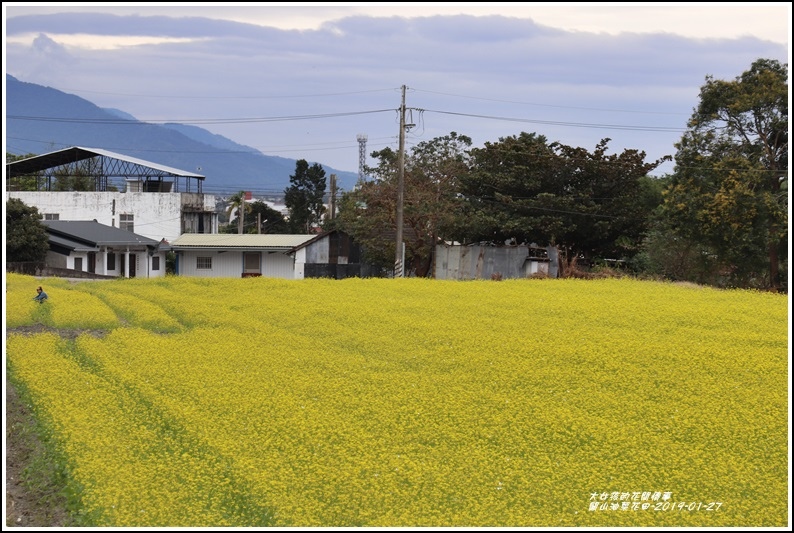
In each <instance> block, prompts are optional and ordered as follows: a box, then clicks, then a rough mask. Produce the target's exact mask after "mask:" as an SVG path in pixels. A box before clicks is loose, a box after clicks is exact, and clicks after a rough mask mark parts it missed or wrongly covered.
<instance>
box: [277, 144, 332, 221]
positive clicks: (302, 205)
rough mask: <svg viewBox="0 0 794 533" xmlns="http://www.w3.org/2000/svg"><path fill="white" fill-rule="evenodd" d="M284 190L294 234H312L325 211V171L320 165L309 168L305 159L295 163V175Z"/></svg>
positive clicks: (290, 178) (316, 164)
mask: <svg viewBox="0 0 794 533" xmlns="http://www.w3.org/2000/svg"><path fill="white" fill-rule="evenodd" d="M289 182H290V186H289V187H287V188H286V189H285V190H284V204H285V205H286V206H287V209H289V226H290V230H291V231H292V232H293V233H310V232H311V230H312V228H313V227H315V226H317V225H319V224H320V221H321V219H322V214H323V211H324V209H325V208H324V206H323V195H324V194H325V188H326V179H325V170H323V167H322V166H321V165H320V164H319V163H314V164H312V165H311V166H309V163H308V162H307V161H306V160H305V159H299V160H298V161H296V163H295V174H293V175H291V176H290V177H289Z"/></svg>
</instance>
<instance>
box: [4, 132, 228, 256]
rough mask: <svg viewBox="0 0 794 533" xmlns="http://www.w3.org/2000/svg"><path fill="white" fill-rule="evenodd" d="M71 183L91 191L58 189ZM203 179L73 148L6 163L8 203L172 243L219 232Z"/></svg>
mask: <svg viewBox="0 0 794 533" xmlns="http://www.w3.org/2000/svg"><path fill="white" fill-rule="evenodd" d="M68 180H82V185H83V188H86V187H85V185H86V184H89V185H90V187H89V188H91V189H93V190H89V191H74V190H65V191H64V190H59V189H62V188H64V187H67V186H68V185H69V182H68ZM203 181H204V176H202V175H200V174H195V173H192V172H187V171H183V170H179V169H175V168H171V167H166V166H163V165H159V164H156V163H151V162H149V161H144V160H141V159H136V158H132V157H129V156H126V155H123V154H118V153H115V152H109V151H107V150H101V149H97V148H81V147H72V148H67V149H64V150H59V151H57V152H52V153H49V154H44V155H40V156H35V157H30V158H27V159H22V160H20V161H14V162H12V163H6V201H8V200H9V199H10V198H18V199H19V200H21V201H22V202H24V203H25V204H26V205H29V206H33V207H36V208H37V209H38V210H39V213H41V214H42V215H43V216H44V220H80V221H85V220H95V221H97V222H98V223H100V224H104V225H107V226H111V227H115V228H119V229H123V230H127V231H132V232H135V233H137V234H138V235H141V236H144V237H146V238H149V239H153V240H155V241H158V242H159V241H160V240H162V239H166V240H167V241H172V240H174V239H176V238H177V237H178V236H179V235H181V234H183V233H217V232H218V217H217V214H216V213H215V196H214V195H205V194H203V193H202V192H201V185H202V182H203ZM22 189H25V190H22ZM31 189H33V190H31Z"/></svg>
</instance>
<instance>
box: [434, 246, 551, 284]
mask: <svg viewBox="0 0 794 533" xmlns="http://www.w3.org/2000/svg"><path fill="white" fill-rule="evenodd" d="M546 250H547V253H548V256H549V263H548V267H547V271H548V275H549V276H551V277H557V254H556V249H555V248H554V247H548V248H546ZM552 256H553V258H552ZM529 257H530V247H529V246H501V247H500V246H479V245H473V246H446V245H438V246H436V266H435V277H436V279H456V280H466V279H491V276H492V275H493V274H497V273H498V274H501V277H502V279H513V278H525V277H527V276H528V275H530V274H532V273H533V272H537V271H539V270H543V267H542V266H540V265H534V266H533V264H532V263H533V262H532V259H528V258H529ZM535 262H542V261H535Z"/></svg>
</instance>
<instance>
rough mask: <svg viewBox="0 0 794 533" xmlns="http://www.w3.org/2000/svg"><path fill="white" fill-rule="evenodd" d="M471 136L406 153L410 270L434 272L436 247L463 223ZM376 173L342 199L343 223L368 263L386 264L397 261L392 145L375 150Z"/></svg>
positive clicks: (405, 217)
mask: <svg viewBox="0 0 794 533" xmlns="http://www.w3.org/2000/svg"><path fill="white" fill-rule="evenodd" d="M469 146H471V139H470V138H469V137H466V136H465V135H458V134H457V133H455V132H451V133H450V134H449V135H445V136H443V137H437V138H435V139H432V140H430V141H425V142H421V143H419V144H417V145H416V146H414V147H413V148H412V149H411V150H410V151H409V152H408V153H407V154H406V156H405V158H404V159H405V161H404V165H405V167H404V194H403V241H404V242H405V247H406V252H405V253H406V266H407V270H410V271H413V273H414V274H415V275H417V276H426V275H428V274H429V273H430V266H431V259H432V254H433V250H434V247H435V245H436V242H437V240H438V239H439V238H444V237H446V236H448V235H449V233H450V232H451V231H452V228H454V227H455V226H457V225H459V224H460V221H459V220H458V219H457V213H458V210H459V207H460V197H459V195H458V194H457V193H458V189H459V186H458V179H459V177H460V176H461V175H462V174H463V173H465V172H466V171H467V169H468V163H467V159H468V156H467V155H466V151H465V149H466V148H467V147H469ZM371 155H372V157H373V158H375V159H376V160H377V164H376V166H375V167H370V168H367V173H368V174H369V175H370V176H372V179H371V180H369V181H364V182H359V183H358V185H357V187H356V189H355V190H353V191H350V192H348V193H345V194H344V195H343V196H342V199H341V200H340V205H339V216H338V219H337V227H339V228H340V229H343V230H345V231H347V232H348V233H350V234H351V235H353V236H354V238H355V239H356V241H357V242H359V243H360V244H361V245H362V247H363V248H364V253H365V255H366V257H367V259H368V261H370V262H372V263H374V264H377V265H379V266H381V267H383V268H386V267H387V266H388V265H391V264H392V263H393V260H394V255H395V253H394V249H395V246H396V229H397V226H396V212H397V181H398V171H399V169H398V159H399V158H398V153H397V152H395V151H394V150H392V149H391V148H385V149H383V150H380V151H377V152H373V153H372V154H371Z"/></svg>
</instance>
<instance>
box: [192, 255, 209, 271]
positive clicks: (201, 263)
mask: <svg viewBox="0 0 794 533" xmlns="http://www.w3.org/2000/svg"><path fill="white" fill-rule="evenodd" d="M196 268H197V269H202V270H212V258H211V257H197V258H196Z"/></svg>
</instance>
